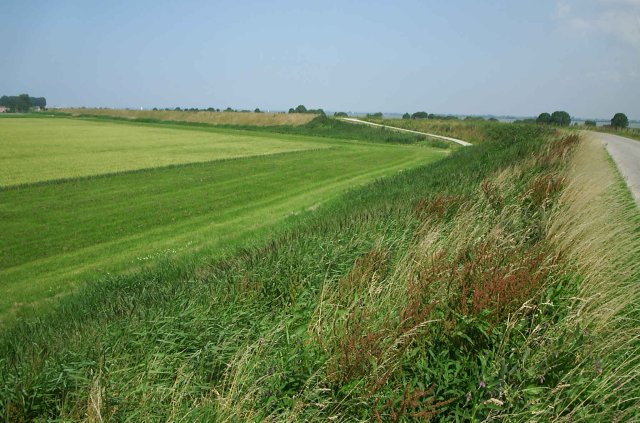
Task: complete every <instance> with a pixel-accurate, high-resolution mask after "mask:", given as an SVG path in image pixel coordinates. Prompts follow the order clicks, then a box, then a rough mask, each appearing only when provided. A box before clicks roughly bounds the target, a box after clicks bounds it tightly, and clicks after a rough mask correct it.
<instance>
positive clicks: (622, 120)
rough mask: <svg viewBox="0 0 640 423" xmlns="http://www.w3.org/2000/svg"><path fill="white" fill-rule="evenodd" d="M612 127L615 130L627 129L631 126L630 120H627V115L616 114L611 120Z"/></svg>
mask: <svg viewBox="0 0 640 423" xmlns="http://www.w3.org/2000/svg"><path fill="white" fill-rule="evenodd" d="M611 126H612V127H613V128H620V129H624V128H627V127H628V126H629V118H627V115H625V114H624V113H616V114H615V115H614V116H613V117H612V118H611Z"/></svg>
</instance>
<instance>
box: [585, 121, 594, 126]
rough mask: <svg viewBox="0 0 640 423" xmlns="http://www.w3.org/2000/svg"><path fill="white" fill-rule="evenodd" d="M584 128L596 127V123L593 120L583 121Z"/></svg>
mask: <svg viewBox="0 0 640 423" xmlns="http://www.w3.org/2000/svg"><path fill="white" fill-rule="evenodd" d="M584 126H593V127H595V126H596V121H595V120H585V121H584Z"/></svg>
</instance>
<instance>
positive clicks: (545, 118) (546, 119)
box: [536, 112, 551, 125]
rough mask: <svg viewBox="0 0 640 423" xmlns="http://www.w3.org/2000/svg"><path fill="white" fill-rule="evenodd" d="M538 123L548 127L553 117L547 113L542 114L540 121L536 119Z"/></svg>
mask: <svg viewBox="0 0 640 423" xmlns="http://www.w3.org/2000/svg"><path fill="white" fill-rule="evenodd" d="M536 123H540V124H542V125H548V124H550V123H551V115H550V114H549V113H547V112H544V113H540V115H539V116H538V119H536Z"/></svg>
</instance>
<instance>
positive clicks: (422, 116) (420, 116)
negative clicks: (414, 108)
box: [411, 112, 429, 119]
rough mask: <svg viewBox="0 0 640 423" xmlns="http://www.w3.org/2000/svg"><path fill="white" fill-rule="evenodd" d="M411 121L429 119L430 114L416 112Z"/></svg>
mask: <svg viewBox="0 0 640 423" xmlns="http://www.w3.org/2000/svg"><path fill="white" fill-rule="evenodd" d="M411 119H429V113H427V112H415V113H414V114H412V115H411Z"/></svg>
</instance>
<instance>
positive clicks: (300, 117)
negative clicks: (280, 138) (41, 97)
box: [56, 108, 317, 126]
mask: <svg viewBox="0 0 640 423" xmlns="http://www.w3.org/2000/svg"><path fill="white" fill-rule="evenodd" d="M56 111H60V112H63V113H69V114H71V115H73V116H80V115H93V116H111V117H119V118H124V119H138V120H158V121H176V122H178V121H181V122H196V123H207V124H212V125H249V126H274V125H294V126H295V125H303V124H305V123H308V122H310V121H311V120H313V119H314V118H315V117H316V116H317V115H314V114H304V113H254V112H205V111H201V112H189V111H172V110H123V109H91V108H88V109H86V108H82V109H79V108H68V109H56Z"/></svg>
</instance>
